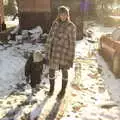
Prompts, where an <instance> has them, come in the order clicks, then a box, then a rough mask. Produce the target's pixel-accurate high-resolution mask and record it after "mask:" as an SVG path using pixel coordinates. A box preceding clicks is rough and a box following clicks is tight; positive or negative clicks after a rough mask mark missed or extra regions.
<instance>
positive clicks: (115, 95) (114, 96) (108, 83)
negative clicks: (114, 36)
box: [0, 27, 120, 120]
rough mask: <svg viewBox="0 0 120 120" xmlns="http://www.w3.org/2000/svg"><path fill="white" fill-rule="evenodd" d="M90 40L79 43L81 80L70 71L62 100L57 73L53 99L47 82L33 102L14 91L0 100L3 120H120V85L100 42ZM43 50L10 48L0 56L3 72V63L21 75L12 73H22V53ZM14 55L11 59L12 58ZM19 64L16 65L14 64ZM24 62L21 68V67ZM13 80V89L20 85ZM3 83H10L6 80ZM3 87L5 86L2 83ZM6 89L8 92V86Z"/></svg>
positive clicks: (0, 112)
mask: <svg viewBox="0 0 120 120" xmlns="http://www.w3.org/2000/svg"><path fill="white" fill-rule="evenodd" d="M95 29H96V32H95V33H96V34H97V35H98V36H99V35H100V34H101V31H102V32H104V30H105V33H106V32H109V31H108V30H110V29H107V28H106V29H102V27H96V28H95ZM94 36H95V35H94ZM93 39H94V40H97V39H95V38H93ZM89 40H90V38H85V39H84V40H82V41H78V42H76V60H75V62H79V63H80V64H81V69H80V74H79V75H80V76H79V77H80V78H79V80H77V81H74V80H73V78H74V74H75V73H74V69H71V70H70V71H69V84H68V86H67V91H66V95H65V97H64V99H63V100H56V96H57V94H58V92H59V90H60V86H61V73H59V72H57V73H56V75H57V78H56V86H55V92H54V95H53V96H52V97H50V98H49V97H47V95H45V92H46V91H48V90H49V89H48V88H49V84H48V80H47V82H46V84H45V85H42V86H41V88H40V91H38V92H37V94H36V96H34V97H32V99H30V97H29V96H28V95H26V91H27V90H26V91H19V90H18V91H14V92H13V93H12V94H11V95H10V96H8V97H7V98H6V97H3V98H1V99H0V120H37V118H38V120H120V93H119V92H118V91H120V81H119V79H115V78H114V76H113V74H112V73H111V72H110V70H109V68H108V67H107V64H106V63H105V62H104V60H103V58H102V57H101V56H99V55H98V53H97V48H98V43H97V42H98V41H95V42H94V43H90V42H89ZM41 47H42V46H39V45H33V46H32V45H30V44H25V45H18V46H17V49H16V46H14V47H13V48H9V49H7V50H6V51H4V52H3V51H2V52H0V55H1V56H2V54H3V53H4V54H3V56H4V57H3V58H4V59H3V58H2V59H0V64H2V66H3V68H6V67H5V63H4V62H6V63H7V65H9V66H12V67H11V68H14V65H15V66H17V68H20V67H21V69H19V70H20V71H19V70H18V69H17V68H16V67H15V69H12V70H15V71H16V70H18V72H17V74H18V73H22V68H23V66H24V63H25V59H24V58H23V57H22V56H23V51H25V50H28V51H29V50H32V49H38V48H41ZM11 55H12V57H10V56H11ZM21 55H22V56H21ZM77 58H78V59H77ZM9 59H10V60H14V64H10V63H9ZM18 59H19V61H18ZM16 60H17V62H15V61H16ZM1 61H2V62H1ZM21 61H22V66H21V65H20V64H18V63H19V62H21ZM3 63H4V64H3ZM6 69H8V68H6ZM12 70H10V71H11V73H14V74H15V72H14V71H12ZM7 71H9V70H7ZM3 72H4V74H3V73H1V74H0V75H1V76H2V77H4V75H5V74H6V75H5V76H7V74H8V72H7V73H6V72H5V71H3ZM18 76H19V75H18ZM12 78H13V80H14V82H13V83H11V84H12V85H14V84H16V83H17V82H18V81H16V78H14V75H13V76H12ZM1 80H3V79H1ZM4 80H5V81H7V80H8V79H7V77H5V79H4ZM43 81H44V80H43ZM8 82H9V81H8ZM73 83H77V85H73ZM2 84H3V85H4V84H5V83H3V82H2ZM6 87H7V88H9V86H7V85H6ZM1 89H2V90H3V92H4V90H5V89H4V87H2V86H1ZM5 91H6V92H7V91H8V90H5ZM6 92H5V93H6ZM0 93H2V92H0ZM5 93H3V94H5ZM30 100H31V101H30Z"/></svg>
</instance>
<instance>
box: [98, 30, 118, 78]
mask: <svg viewBox="0 0 120 120" xmlns="http://www.w3.org/2000/svg"><path fill="white" fill-rule="evenodd" d="M99 53H100V55H102V56H103V57H104V59H105V60H106V62H107V63H108V65H109V67H110V69H111V70H112V72H113V73H114V75H115V76H116V77H120V28H118V29H116V30H114V31H113V33H112V34H111V35H103V36H101V38H100V51H99Z"/></svg>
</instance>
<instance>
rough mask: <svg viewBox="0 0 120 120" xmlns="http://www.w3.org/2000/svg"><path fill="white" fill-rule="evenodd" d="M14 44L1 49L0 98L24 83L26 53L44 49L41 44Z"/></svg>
mask: <svg viewBox="0 0 120 120" xmlns="http://www.w3.org/2000/svg"><path fill="white" fill-rule="evenodd" d="M12 44H13V45H12V47H8V48H7V49H5V50H4V47H1V49H2V51H0V66H1V69H0V83H1V86H0V97H2V96H6V95H8V94H9V93H10V92H11V91H12V90H13V89H14V88H15V85H16V84H17V83H22V82H23V81H24V79H25V77H24V65H25V62H26V59H25V58H24V56H25V53H26V52H31V51H33V50H36V49H41V50H43V49H44V47H43V46H42V45H40V44H36V45H31V44H30V43H28V44H27V43H25V44H23V45H15V44H14V42H13V43H12Z"/></svg>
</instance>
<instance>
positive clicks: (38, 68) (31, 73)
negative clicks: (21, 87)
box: [25, 51, 46, 92]
mask: <svg viewBox="0 0 120 120" xmlns="http://www.w3.org/2000/svg"><path fill="white" fill-rule="evenodd" d="M45 62H46V60H45V58H44V57H43V55H42V53H41V52H40V51H34V52H33V53H32V54H31V55H30V57H29V58H28V60H27V62H26V64H25V76H26V82H27V83H30V86H31V88H32V90H33V91H32V92H34V91H35V89H36V86H37V85H39V84H40V82H41V75H42V71H43V64H45Z"/></svg>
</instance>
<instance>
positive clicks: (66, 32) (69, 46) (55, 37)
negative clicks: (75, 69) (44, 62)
mask: <svg viewBox="0 0 120 120" xmlns="http://www.w3.org/2000/svg"><path fill="white" fill-rule="evenodd" d="M75 41H76V26H75V25H74V23H72V22H71V21H69V20H67V21H65V22H60V21H59V20H55V21H54V22H53V24H52V27H51V30H50V32H49V35H48V39H47V43H48V59H49V67H50V68H51V69H59V67H60V66H62V67H63V68H65V69H69V68H70V67H72V65H73V59H74V55H75Z"/></svg>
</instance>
